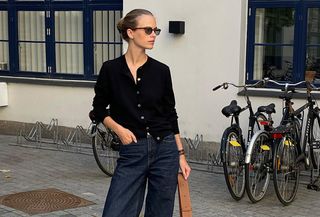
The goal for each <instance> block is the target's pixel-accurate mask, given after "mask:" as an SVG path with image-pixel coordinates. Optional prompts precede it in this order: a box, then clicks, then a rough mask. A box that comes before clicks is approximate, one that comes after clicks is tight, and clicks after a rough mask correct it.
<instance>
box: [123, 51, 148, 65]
mask: <svg viewBox="0 0 320 217" xmlns="http://www.w3.org/2000/svg"><path fill="white" fill-rule="evenodd" d="M125 58H126V60H127V63H129V64H130V65H132V66H141V65H143V64H144V63H145V62H146V61H147V59H148V56H147V55H146V53H145V51H144V50H138V49H130V48H129V49H128V50H127V52H126V53H125Z"/></svg>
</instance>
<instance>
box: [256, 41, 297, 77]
mask: <svg viewBox="0 0 320 217" xmlns="http://www.w3.org/2000/svg"><path fill="white" fill-rule="evenodd" d="M292 63H293V48H292V47H281V46H277V47H275V46H255V57H254V76H253V79H254V80H259V79H262V78H270V79H273V80H279V81H290V80H291V79H292V71H293V68H292V66H293V65H292Z"/></svg>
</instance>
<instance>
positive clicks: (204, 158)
mask: <svg viewBox="0 0 320 217" xmlns="http://www.w3.org/2000/svg"><path fill="white" fill-rule="evenodd" d="M184 140H185V143H186V145H185V146H186V147H185V149H186V154H187V157H188V162H190V163H192V164H196V165H199V166H200V167H201V168H204V166H206V169H199V168H194V169H196V170H201V171H207V172H213V171H214V167H215V166H221V165H222V164H221V158H220V146H219V149H218V151H217V153H216V154H215V153H212V152H210V151H208V150H206V149H201V147H203V144H204V141H203V135H202V134H196V135H195V137H194V139H191V138H189V137H185V138H184Z"/></svg>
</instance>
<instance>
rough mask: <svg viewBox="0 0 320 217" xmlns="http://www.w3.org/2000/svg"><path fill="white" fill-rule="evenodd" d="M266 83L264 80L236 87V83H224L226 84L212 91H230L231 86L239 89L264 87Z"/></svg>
mask: <svg viewBox="0 0 320 217" xmlns="http://www.w3.org/2000/svg"><path fill="white" fill-rule="evenodd" d="M264 83H265V81H264V80H259V81H257V82H256V83H254V84H245V85H236V84H234V83H230V82H224V83H222V84H220V85H218V86H216V87H214V88H213V89H212V91H216V90H218V89H220V88H221V87H222V88H223V89H225V90H226V89H228V87H229V85H231V86H234V87H237V88H248V87H262V86H263V85H264Z"/></svg>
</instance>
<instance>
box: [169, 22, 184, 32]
mask: <svg viewBox="0 0 320 217" xmlns="http://www.w3.org/2000/svg"><path fill="white" fill-rule="evenodd" d="M184 23H185V22H184V21H169V33H173V34H184Z"/></svg>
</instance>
